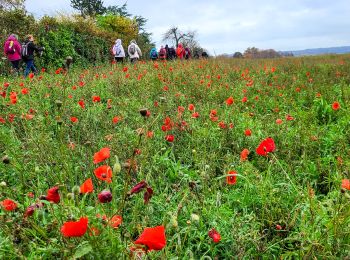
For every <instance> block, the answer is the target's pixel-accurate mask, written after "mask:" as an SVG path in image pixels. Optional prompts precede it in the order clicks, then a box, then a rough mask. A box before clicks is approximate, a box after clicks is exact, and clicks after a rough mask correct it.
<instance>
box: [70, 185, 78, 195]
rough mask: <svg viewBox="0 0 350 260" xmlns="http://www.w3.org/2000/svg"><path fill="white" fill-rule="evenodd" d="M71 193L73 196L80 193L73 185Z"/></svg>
mask: <svg viewBox="0 0 350 260" xmlns="http://www.w3.org/2000/svg"><path fill="white" fill-rule="evenodd" d="M72 193H73V194H79V193H80V187H79V186H77V185H75V186H74V187H73V188H72Z"/></svg>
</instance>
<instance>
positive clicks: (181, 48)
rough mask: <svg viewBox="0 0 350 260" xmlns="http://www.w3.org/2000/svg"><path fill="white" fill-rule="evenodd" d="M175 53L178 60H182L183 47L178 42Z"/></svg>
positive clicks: (183, 54)
mask: <svg viewBox="0 0 350 260" xmlns="http://www.w3.org/2000/svg"><path fill="white" fill-rule="evenodd" d="M176 55H177V57H178V58H179V59H180V60H182V59H183V58H184V56H185V49H184V47H183V46H182V44H181V43H179V45H178V46H177V48H176Z"/></svg>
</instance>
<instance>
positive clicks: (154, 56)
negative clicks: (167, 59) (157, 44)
mask: <svg viewBox="0 0 350 260" xmlns="http://www.w3.org/2000/svg"><path fill="white" fill-rule="evenodd" d="M149 57H150V59H151V60H153V61H156V60H157V59H158V52H157V49H156V48H154V47H153V48H152V49H151V51H150V52H149Z"/></svg>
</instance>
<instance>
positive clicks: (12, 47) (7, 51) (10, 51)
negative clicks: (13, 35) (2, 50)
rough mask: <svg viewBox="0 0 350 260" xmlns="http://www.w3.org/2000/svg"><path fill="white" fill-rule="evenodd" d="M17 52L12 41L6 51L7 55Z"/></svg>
mask: <svg viewBox="0 0 350 260" xmlns="http://www.w3.org/2000/svg"><path fill="white" fill-rule="evenodd" d="M15 52H16V50H15V46H14V43H13V41H10V43H9V45H8V46H7V49H6V54H14V53H15Z"/></svg>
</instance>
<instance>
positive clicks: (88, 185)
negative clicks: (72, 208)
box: [80, 178, 94, 194]
mask: <svg viewBox="0 0 350 260" xmlns="http://www.w3.org/2000/svg"><path fill="white" fill-rule="evenodd" d="M93 191H94V185H93V183H92V179H91V178H89V179H87V180H86V181H84V183H83V184H82V185H81V186H80V193H83V194H85V193H91V192H93Z"/></svg>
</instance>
